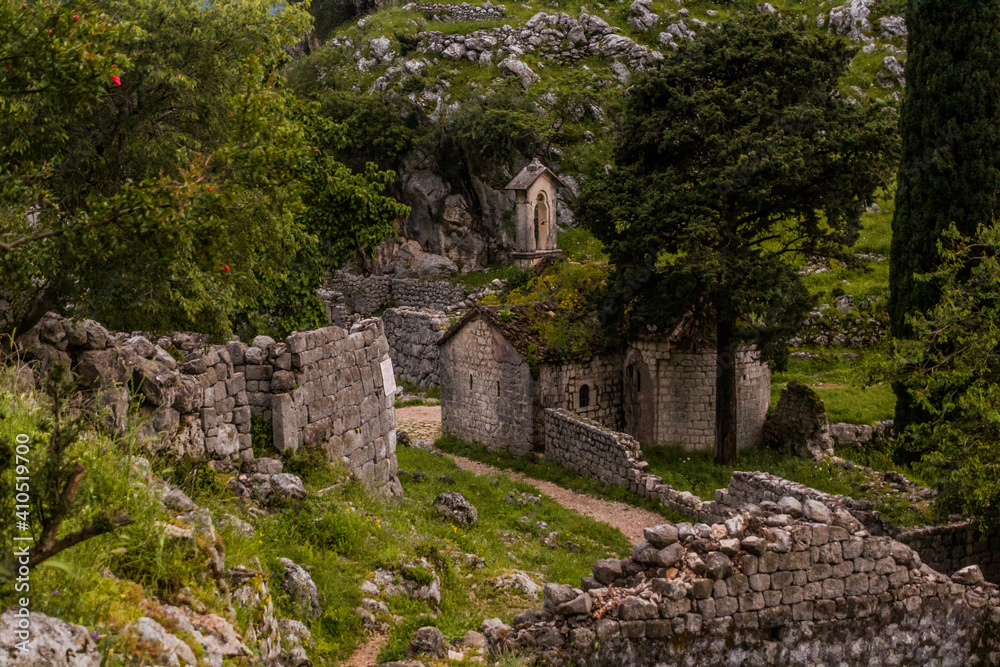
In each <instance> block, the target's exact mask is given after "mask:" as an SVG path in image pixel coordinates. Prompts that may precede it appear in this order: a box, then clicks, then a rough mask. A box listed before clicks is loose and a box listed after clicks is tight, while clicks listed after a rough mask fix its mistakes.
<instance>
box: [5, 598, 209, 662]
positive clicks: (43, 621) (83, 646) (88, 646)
mask: <svg viewBox="0 0 1000 667" xmlns="http://www.w3.org/2000/svg"><path fill="white" fill-rule="evenodd" d="M100 664H101V654H100V653H98V652H97V645H96V644H95V643H94V640H93V639H92V638H91V636H90V633H89V632H88V631H87V628H85V627H83V626H82V625H72V624H70V623H67V622H65V621H62V620H60V619H58V618H54V617H52V616H46V615H45V614H41V613H38V612H30V613H27V615H26V616H23V615H19V614H18V612H17V611H16V610H14V609H7V610H5V611H4V612H3V614H2V615H0V667H14V666H15V665H16V666H17V667H100ZM192 664H193V663H192Z"/></svg>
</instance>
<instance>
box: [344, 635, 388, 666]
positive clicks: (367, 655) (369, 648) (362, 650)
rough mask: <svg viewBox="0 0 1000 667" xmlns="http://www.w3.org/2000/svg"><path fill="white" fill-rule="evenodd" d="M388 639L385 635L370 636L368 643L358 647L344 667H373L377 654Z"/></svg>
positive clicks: (376, 661) (376, 660)
mask: <svg viewBox="0 0 1000 667" xmlns="http://www.w3.org/2000/svg"><path fill="white" fill-rule="evenodd" d="M388 639H389V638H388V637H387V636H386V635H372V636H371V637H370V638H369V639H368V642H367V643H365V644H362V645H361V646H359V647H358V648H357V649H356V650H355V651H354V653H352V654H351V657H350V658H348V659H347V662H345V663H344V667H375V665H376V664H377V663H378V653H379V651H381V650H382V647H383V646H384V645H385V642H386V641H387V640H388Z"/></svg>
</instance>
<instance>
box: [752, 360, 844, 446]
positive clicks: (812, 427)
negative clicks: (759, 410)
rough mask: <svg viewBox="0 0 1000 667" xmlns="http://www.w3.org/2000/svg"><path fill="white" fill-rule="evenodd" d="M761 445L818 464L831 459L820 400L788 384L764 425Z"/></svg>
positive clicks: (801, 386) (806, 389)
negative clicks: (816, 461) (825, 459)
mask: <svg viewBox="0 0 1000 667" xmlns="http://www.w3.org/2000/svg"><path fill="white" fill-rule="evenodd" d="M763 441H764V445H765V446H767V447H772V448H774V449H778V450H780V451H784V452H788V453H791V454H794V455H796V456H802V457H805V458H810V459H814V460H818V459H821V458H823V457H824V456H832V455H833V439H832V438H831V437H830V425H829V422H827V419H826V407H825V406H824V405H823V401H822V399H820V397H819V396H818V395H817V394H816V392H815V391H813V390H812V389H811V388H809V387H808V386H806V385H804V384H802V383H801V382H799V381H798V380H792V381H791V382H789V383H788V385H786V386H785V388H784V389H782V390H781V398H780V399H779V400H778V405H777V406H776V407H775V409H774V412H773V413H772V414H771V415H770V416H768V418H767V421H766V422H765V423H764V440H763Z"/></svg>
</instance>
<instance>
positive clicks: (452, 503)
mask: <svg viewBox="0 0 1000 667" xmlns="http://www.w3.org/2000/svg"><path fill="white" fill-rule="evenodd" d="M434 507H436V508H437V513H438V516H439V517H441V518H442V519H448V520H449V521H454V522H455V523H457V524H459V525H462V526H471V525H472V524H474V523H475V522H476V519H477V518H478V516H479V515H478V513H477V512H476V508H475V507H473V506H472V503H470V502H469V501H468V500H466V498H465V496H463V495H462V494H461V493H458V492H457V491H445V492H444V493H442V494H440V495H439V496H438V497H437V498H435V499H434Z"/></svg>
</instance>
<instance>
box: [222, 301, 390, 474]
mask: <svg viewBox="0 0 1000 667" xmlns="http://www.w3.org/2000/svg"><path fill="white" fill-rule="evenodd" d="M229 348H230V351H231V353H232V355H233V357H234V358H235V359H236V360H237V361H238V362H241V363H240V364H238V365H237V368H238V369H241V370H243V372H244V373H245V375H246V377H247V378H248V379H247V384H248V396H249V402H250V404H251V406H252V409H253V410H254V412H256V413H259V414H261V415H262V416H263V417H264V418H265V419H270V420H271V422H272V426H273V434H274V444H275V447H276V448H277V449H278V450H279V451H289V450H290V451H295V450H296V449H298V448H299V447H302V446H306V447H319V448H322V449H323V451H324V452H325V453H326V459H327V461H331V462H334V461H343V463H344V464H345V466H346V467H347V469H348V470H349V471H350V472H352V473H354V474H355V475H357V476H358V477H359V478H361V479H363V480H366V481H370V482H373V483H374V485H375V486H376V487H379V488H388V489H389V490H390V491H392V492H393V493H396V492H398V491H399V490H400V489H399V481H398V479H397V477H396V472H397V465H396V417H395V408H394V401H395V396H394V395H393V393H392V392H391V391H390V392H389V393H388V394H387V393H386V391H385V383H384V380H383V373H382V364H383V363H385V362H389V345H388V343H387V341H386V338H385V332H384V329H383V326H382V321H381V320H378V319H371V320H362V321H361V322H358V323H357V324H355V325H354V326H353V327H352V328H351V330H350V332H348V331H347V330H346V329H341V328H340V327H325V328H323V329H316V330H313V331H305V332H301V333H299V332H296V333H293V334H291V335H290V336H288V337H287V338H286V339H285V340H284V342H280V343H279V342H275V341H274V340H272V339H270V338H267V337H266V336H258V337H257V338H256V339H255V340H254V341H253V344H252V345H250V346H246V345H245V344H243V343H239V342H233V343H230V344H229ZM388 369H389V376H390V378H391V376H392V372H391V362H389V365H388Z"/></svg>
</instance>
